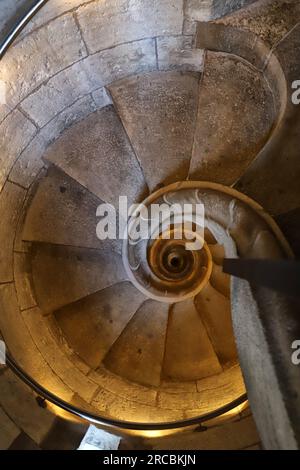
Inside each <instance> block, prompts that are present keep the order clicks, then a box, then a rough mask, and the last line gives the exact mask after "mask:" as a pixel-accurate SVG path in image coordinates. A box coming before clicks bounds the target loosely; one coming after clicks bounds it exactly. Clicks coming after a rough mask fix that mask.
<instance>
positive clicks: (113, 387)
mask: <svg viewBox="0 0 300 470" xmlns="http://www.w3.org/2000/svg"><path fill="white" fill-rule="evenodd" d="M89 377H91V378H92V379H93V381H94V382H96V383H98V384H99V385H100V386H101V387H102V388H103V389H105V390H107V391H109V392H111V393H114V394H116V395H117V396H118V397H121V398H125V399H126V400H128V401H133V402H138V403H143V404H145V405H150V406H155V404H156V396H157V390H156V389H155V388H151V387H143V386H142V385H139V384H136V383H133V382H128V381H127V380H126V379H124V378H121V377H120V376H117V375H115V374H112V373H111V372H109V371H108V370H106V369H105V368H104V367H103V366H101V367H99V368H98V369H97V370H96V371H91V372H90V373H89Z"/></svg>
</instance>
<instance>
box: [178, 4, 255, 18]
mask: <svg viewBox="0 0 300 470" xmlns="http://www.w3.org/2000/svg"><path fill="white" fill-rule="evenodd" d="M253 2H255V0H230V1H228V0H226V2H224V1H223V0H187V1H186V5H185V14H186V15H187V16H188V17H189V18H192V19H194V20H198V21H209V20H213V19H215V18H220V17H222V16H224V15H228V14H229V13H231V12H233V11H236V10H239V9H240V8H243V7H244V6H247V5H250V4H251V3H253Z"/></svg>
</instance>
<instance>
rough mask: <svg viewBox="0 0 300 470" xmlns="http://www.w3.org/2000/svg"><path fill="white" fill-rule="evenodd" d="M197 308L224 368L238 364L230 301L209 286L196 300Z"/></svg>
mask: <svg viewBox="0 0 300 470" xmlns="http://www.w3.org/2000/svg"><path fill="white" fill-rule="evenodd" d="M195 306H196V309H197V311H198V312H199V314H200V316H201V319H202V321H203V324H204V325H205V328H206V330H207V333H208V336H209V338H210V339H211V341H212V344H213V346H214V350H215V351H216V353H217V356H218V358H219V361H220V363H221V364H222V366H225V365H226V364H232V363H234V362H236V361H237V351H236V345H235V340H234V333H233V328H232V320H231V305H230V300H229V299H228V298H226V297H224V296H223V295H222V294H220V293H219V292H218V291H216V290H215V289H214V288H213V287H212V286H211V285H210V284H208V285H207V286H206V287H205V288H204V289H203V291H201V293H200V294H199V295H198V296H197V297H196V298H195Z"/></svg>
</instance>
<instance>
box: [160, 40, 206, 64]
mask: <svg viewBox="0 0 300 470" xmlns="http://www.w3.org/2000/svg"><path fill="white" fill-rule="evenodd" d="M192 41H193V38H192V37H191V36H175V37H174V36H173V37H172V36H168V37H162V38H157V55H158V68H159V69H160V70H170V69H172V70H173V69H175V70H184V71H190V72H201V71H202V70H203V57H204V51H203V50H201V49H192Z"/></svg>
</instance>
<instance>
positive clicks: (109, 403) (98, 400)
mask: <svg viewBox="0 0 300 470" xmlns="http://www.w3.org/2000/svg"><path fill="white" fill-rule="evenodd" d="M92 405H93V406H94V407H95V408H96V409H97V410H101V411H102V412H105V413H106V414H108V415H109V416H110V417H114V418H118V419H121V420H126V421H135V422H144V423H155V422H156V423H161V422H163V421H176V420H180V419H183V412H182V411H181V410H164V409H159V408H156V407H154V406H147V405H142V404H141V403H137V402H136V403H134V402H130V401H128V400H125V399H124V398H120V397H118V396H117V395H114V394H111V393H109V392H107V391H106V390H103V389H101V390H100V391H99V393H98V394H97V395H96V396H95V398H94V400H93V402H92Z"/></svg>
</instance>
